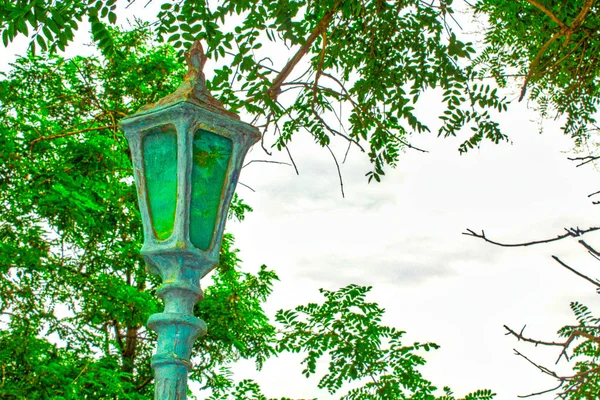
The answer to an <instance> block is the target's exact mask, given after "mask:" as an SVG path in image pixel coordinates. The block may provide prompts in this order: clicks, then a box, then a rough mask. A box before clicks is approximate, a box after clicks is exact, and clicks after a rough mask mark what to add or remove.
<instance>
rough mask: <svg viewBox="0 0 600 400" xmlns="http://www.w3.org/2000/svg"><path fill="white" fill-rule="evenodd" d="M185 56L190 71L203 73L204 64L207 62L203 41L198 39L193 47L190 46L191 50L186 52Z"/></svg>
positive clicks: (196, 73)
mask: <svg viewBox="0 0 600 400" xmlns="http://www.w3.org/2000/svg"><path fill="white" fill-rule="evenodd" d="M185 58H186V60H187V64H188V73H190V72H192V71H193V72H194V74H195V75H200V74H203V72H202V71H203V70H204V64H205V63H206V55H205V54H204V49H203V48H202V43H200V41H199V40H196V41H195V42H194V43H193V44H192V47H190V51H189V52H187V53H186V55H185Z"/></svg>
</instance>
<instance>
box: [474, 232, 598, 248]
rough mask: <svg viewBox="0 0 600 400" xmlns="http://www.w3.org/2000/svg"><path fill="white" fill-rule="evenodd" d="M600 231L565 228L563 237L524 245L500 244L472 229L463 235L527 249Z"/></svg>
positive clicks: (504, 245)
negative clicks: (527, 247)
mask: <svg viewBox="0 0 600 400" xmlns="http://www.w3.org/2000/svg"><path fill="white" fill-rule="evenodd" d="M597 230H600V227H591V228H588V229H580V228H565V231H566V233H565V234H563V235H558V236H557V237H555V238H551V239H543V240H534V241H531V242H523V243H500V242H496V241H494V240H491V239H488V237H487V236H486V235H485V232H484V231H481V233H477V232H475V231H473V230H471V229H467V232H463V235H466V236H473V237H476V238H479V239H483V240H485V241H486V242H488V243H491V244H495V245H496V246H502V247H526V246H533V245H535V244H542V243H550V242H556V241H558V240H561V239H564V238H568V237H579V236H583V235H584V234H586V233H588V232H594V231H597Z"/></svg>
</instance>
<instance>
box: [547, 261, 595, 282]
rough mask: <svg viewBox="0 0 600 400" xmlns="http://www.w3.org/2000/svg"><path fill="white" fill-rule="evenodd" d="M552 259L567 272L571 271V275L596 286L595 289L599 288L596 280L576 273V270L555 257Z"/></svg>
mask: <svg viewBox="0 0 600 400" xmlns="http://www.w3.org/2000/svg"><path fill="white" fill-rule="evenodd" d="M552 258H553V259H554V261H556V262H557V263H559V264H560V265H562V266H563V267H565V268H566V269H568V270H569V271H571V272H572V273H574V274H575V275H577V276H578V277H580V278H583V279H585V280H586V281H588V282H590V283H591V284H592V285H594V286H596V287H597V288H600V282H598V281H597V280H594V279H592V278H590V277H589V276H587V275H584V274H582V273H581V272H579V271H577V270H576V269H573V268H571V267H569V266H568V265H567V264H565V263H564V262H563V261H561V259H560V258H558V257H556V256H552Z"/></svg>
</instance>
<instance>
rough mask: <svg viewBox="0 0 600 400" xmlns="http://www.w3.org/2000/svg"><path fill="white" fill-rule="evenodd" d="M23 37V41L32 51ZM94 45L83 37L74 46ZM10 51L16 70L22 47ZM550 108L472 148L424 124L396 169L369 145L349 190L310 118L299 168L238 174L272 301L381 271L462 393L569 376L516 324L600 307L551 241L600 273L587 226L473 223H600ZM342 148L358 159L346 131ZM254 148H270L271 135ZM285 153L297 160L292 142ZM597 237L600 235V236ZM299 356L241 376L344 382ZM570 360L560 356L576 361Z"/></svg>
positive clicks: (545, 325) (377, 290) (281, 386)
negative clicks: (372, 175) (372, 161)
mask: <svg viewBox="0 0 600 400" xmlns="http://www.w3.org/2000/svg"><path fill="white" fill-rule="evenodd" d="M148 14H149V15H152V12H149V13H148ZM22 44H23V41H20V42H17V43H16V44H15V45H14V46H11V49H10V50H11V51H17V52H21V53H22V51H21V50H20V49H22V48H23V47H19V46H22ZM89 51H90V50H89V49H88V48H85V47H81V46H77V47H72V48H71V49H70V50H68V53H67V54H78V53H79V54H81V53H86V52H89ZM3 53H4V51H3ZM5 54H6V53H5ZM3 58H4V60H3V61H4V64H3V65H2V70H6V62H8V61H9V58H8V57H3ZM283 61H285V60H283ZM208 64H210V61H209V63H208ZM431 102H432V103H431V108H430V109H429V110H433V111H436V107H437V106H436V105H435V104H436V99H435V97H432V99H431ZM423 117H428V116H427V115H423ZM430 118H431V119H432V120H434V119H436V118H437V112H432V113H431V116H430ZM536 119H537V115H536V113H535V112H533V111H531V110H528V109H527V107H526V104H520V105H519V106H517V107H512V108H511V109H510V111H509V113H507V114H504V115H503V116H502V117H501V119H500V121H501V123H502V128H503V129H504V132H505V133H507V134H508V135H509V136H510V139H511V143H510V144H508V143H502V144H500V145H493V144H490V143H484V145H483V146H482V147H481V149H476V150H472V151H470V152H469V153H468V154H466V155H462V156H460V155H459V154H458V151H457V148H458V145H459V144H460V142H461V141H462V140H464V137H463V138H460V139H440V138H437V137H435V135H433V134H429V135H422V136H417V137H414V138H413V139H412V141H413V143H414V144H416V145H418V146H419V147H422V148H425V149H427V150H428V151H429V152H428V153H427V154H423V153H418V152H414V151H413V152H411V151H408V152H406V153H405V154H403V155H402V156H401V158H400V162H399V163H398V167H397V168H396V169H395V170H388V171H387V172H386V175H385V177H384V178H383V181H382V182H381V183H371V184H367V181H366V178H365V176H364V175H365V173H366V172H367V171H368V170H369V165H368V162H367V161H368V160H367V159H366V157H365V156H364V155H363V154H361V153H359V152H358V151H351V152H350V154H349V156H348V159H347V161H346V163H345V164H343V165H342V166H341V171H342V174H343V179H344V191H345V194H346V197H345V198H342V197H341V194H340V188H339V181H338V176H337V171H336V169H335V164H334V163H333V160H332V158H331V156H330V154H329V153H328V152H327V150H323V149H321V148H319V147H317V146H316V145H315V144H314V143H313V140H312V139H310V138H309V137H307V134H305V133H302V132H301V133H299V134H298V135H296V138H295V139H294V141H293V143H292V144H291V146H290V150H291V152H292V154H293V156H294V159H295V161H296V163H297V164H298V169H299V171H300V175H299V176H296V175H295V172H294V170H293V169H292V168H289V167H286V166H282V165H274V164H262V163H253V164H251V165H250V166H248V167H247V168H245V169H244V170H243V173H242V176H241V182H243V183H244V184H246V185H249V186H250V187H252V188H253V189H254V190H255V192H252V191H251V190H249V189H247V188H244V187H239V188H238V193H239V194H240V195H241V196H242V197H243V198H244V199H245V200H246V202H247V203H249V204H250V205H251V206H252V207H253V208H254V212H253V213H251V214H249V215H248V216H247V218H246V220H245V221H244V222H243V223H231V222H230V223H229V225H228V230H229V231H231V232H232V233H234V234H235V236H236V246H237V247H238V248H239V249H240V250H241V253H240V257H241V258H242V260H244V264H243V265H244V269H245V270H248V271H256V270H257V269H258V267H259V266H260V265H261V264H266V265H268V266H269V267H270V268H272V269H274V270H275V271H276V272H277V274H278V275H279V277H280V278H281V282H278V283H277V284H276V285H275V290H274V293H273V295H272V296H271V298H270V299H269V301H268V302H267V304H266V309H267V311H268V313H269V314H270V315H274V313H275V311H276V310H278V309H287V308H293V307H295V306H297V305H299V304H306V303H308V302H310V301H321V299H322V298H321V297H320V295H319V293H318V289H319V288H325V289H328V290H337V289H339V288H341V287H343V286H346V285H348V284H351V283H355V284H360V285H370V286H373V290H372V292H371V294H370V295H369V297H368V300H369V301H375V302H378V303H379V304H380V305H381V306H382V307H384V308H385V309H386V315H385V318H384V323H386V324H388V325H391V326H394V327H396V328H398V329H401V330H405V331H407V334H406V336H405V338H406V343H412V342H413V341H421V342H424V341H433V342H436V343H438V344H440V345H441V348H440V349H439V350H437V351H434V352H431V353H428V354H426V359H427V361H428V362H427V365H426V366H425V367H424V368H423V371H424V375H425V377H426V378H428V379H430V380H431V381H433V383H434V384H436V385H437V386H438V387H442V386H444V385H449V386H451V387H452V388H453V389H454V391H455V393H456V394H457V395H462V396H464V395H465V394H467V393H468V392H470V391H473V390H476V389H483V388H490V389H492V390H493V391H495V392H496V393H497V394H498V395H497V399H498V400H511V399H515V398H516V396H517V395H525V394H529V393H531V392H535V391H540V390H544V389H547V388H549V387H551V386H552V385H554V384H555V383H554V381H553V380H552V379H551V378H548V377H546V376H544V375H543V374H542V373H541V372H539V371H538V370H536V369H535V368H534V367H533V366H531V365H529V364H528V363H527V362H526V361H525V360H524V359H522V358H519V357H517V356H515V355H514V354H513V348H517V349H519V351H521V352H523V353H525V354H526V355H528V356H530V357H531V358H532V359H533V360H535V361H538V362H541V363H544V364H545V365H547V366H552V365H553V363H554V361H555V359H556V358H557V357H558V354H559V352H558V351H557V350H556V349H552V350H551V351H544V349H541V348H534V347H533V346H529V345H527V344H523V343H518V342H517V341H516V340H515V339H514V338H512V337H508V336H505V335H504V334H505V330H504V328H503V327H502V326H503V325H504V324H507V325H509V326H511V327H512V328H514V329H521V327H522V326H523V325H525V324H527V329H526V330H525V334H527V335H529V336H532V337H536V338H540V339H547V340H556V339H558V337H557V336H556V335H555V333H556V331H557V330H558V329H559V328H560V327H561V326H563V325H565V324H570V323H574V317H573V316H572V314H571V312H570V309H569V302H571V301H581V302H583V303H585V304H587V305H588V306H590V307H594V305H595V304H596V301H597V297H596V296H597V295H595V292H594V288H593V287H592V285H590V284H589V283H587V282H585V281H583V280H582V279H581V278H578V277H576V276H575V275H574V274H572V273H571V272H569V271H567V270H566V269H564V268H562V267H561V266H560V265H559V264H557V263H556V262H554V261H553V260H552V259H551V258H550V256H551V255H557V256H559V257H561V259H562V260H563V261H565V262H567V263H568V264H569V265H571V266H573V267H581V269H582V270H583V271H584V272H587V273H589V274H590V275H592V277H595V276H598V275H600V274H597V273H596V270H595V269H594V268H597V266H596V265H594V264H592V262H593V261H594V260H593V259H591V258H590V257H589V256H587V255H586V254H585V252H584V250H583V248H582V247H581V246H580V245H579V244H577V243H576V241H570V242H569V241H562V242H559V243H554V244H548V245H540V246H535V247H528V248H512V249H510V248H499V247H495V246H492V245H489V244H487V243H484V242H483V241H481V240H478V239H475V238H472V237H467V236H464V235H462V234H461V233H462V232H464V231H465V229H466V228H471V229H474V230H481V229H485V231H486V233H487V234H488V236H489V237H491V238H493V239H497V240H499V241H504V242H520V241H529V240H535V239H543V238H548V237H552V236H555V235H558V234H561V233H562V232H563V228H564V227H575V226H579V227H581V228H585V227H588V226H592V225H596V224H597V220H598V212H599V210H600V209H599V208H598V207H600V206H593V205H592V204H591V200H590V199H589V198H587V195H588V194H589V193H592V192H595V191H597V190H600V183H599V182H598V179H597V178H598V175H597V174H598V172H597V171H596V170H594V169H593V168H591V167H581V168H576V167H575V164H574V163H573V162H570V161H568V160H567V159H566V157H567V154H565V153H564V152H565V151H568V150H570V149H571V147H572V141H571V140H570V139H569V138H566V137H564V136H563V135H562V134H561V132H560V130H559V124H558V123H546V124H545V125H544V133H543V135H539V134H538V130H539V124H538V123H537V121H536ZM431 124H432V125H433V126H435V122H432V123H431ZM333 149H334V151H335V152H336V154H337V155H338V156H339V158H340V159H341V158H343V153H344V151H345V144H344V143H336V144H335V145H334V146H333ZM251 159H267V156H266V154H264V153H263V152H262V150H261V149H260V148H259V147H257V148H255V149H253V150H252V151H251V153H250V154H249V156H248V160H251ZM272 159H274V160H279V161H287V159H286V155H285V154H284V153H280V154H275V155H274V157H273V158H272ZM586 240H587V241H588V242H589V243H590V244H592V245H593V244H596V245H598V247H600V235H595V236H594V235H593V234H588V235H586ZM208 281H209V280H206V282H205V283H204V284H206V283H208ZM209 329H210V327H209ZM300 360H301V355H284V356H282V357H280V358H279V359H273V360H269V361H268V362H267V363H266V365H265V368H264V369H263V371H261V372H258V373H257V372H256V371H254V367H253V364H251V363H244V362H242V363H240V365H239V366H238V367H237V368H236V372H237V373H236V378H239V379H244V378H248V377H251V378H254V379H256V380H257V381H258V382H260V384H261V386H262V387H263V390H264V391H265V394H266V395H267V396H270V397H281V396H289V397H294V398H312V397H317V398H319V399H336V398H338V397H339V395H334V396H330V395H328V394H327V393H326V392H325V391H321V390H318V389H317V388H316V386H317V385H316V384H317V381H318V380H317V379H313V380H307V379H305V378H304V377H303V376H302V374H301V373H300V371H301V370H302V367H301V366H300ZM563 364H564V363H561V364H560V365H559V366H558V368H559V370H562V371H567V372H568V371H569V365H568V364H566V365H563ZM202 397H203V395H202V394H200V398H202ZM552 398H554V396H553V395H545V396H540V397H538V399H540V400H547V399H552Z"/></svg>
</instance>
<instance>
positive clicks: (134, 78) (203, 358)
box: [0, 27, 277, 399]
mask: <svg viewBox="0 0 600 400" xmlns="http://www.w3.org/2000/svg"><path fill="white" fill-rule="evenodd" d="M111 34H112V35H113V38H114V39H113V40H114V41H115V43H117V44H118V45H119V48H120V49H121V54H122V56H121V57H120V58H119V60H118V61H116V60H114V59H112V60H111V59H102V58H96V57H88V58H83V57H76V58H73V59H71V60H66V59H63V58H62V57H59V56H56V55H53V56H34V55H33V54H31V53H30V54H29V56H28V57H27V58H20V59H19V60H18V61H17V62H16V63H15V64H14V65H13V69H12V70H11V72H10V73H9V74H8V75H7V76H6V77H5V79H4V80H2V81H1V82H0V121H1V123H0V126H1V128H0V129H1V130H2V132H1V135H0V137H1V139H0V140H1V144H0V145H1V147H2V157H0V159H1V160H2V162H1V163H0V192H1V194H0V203H1V204H2V207H3V210H4V211H3V213H2V218H1V220H0V231H1V237H2V239H1V248H0V273H1V276H2V279H1V280H0V311H1V312H2V316H3V317H2V322H3V327H2V335H1V338H0V340H1V341H2V343H3V345H2V357H1V358H0V359H1V360H2V361H1V363H2V371H3V377H4V379H3V381H2V382H3V384H2V385H1V386H0V397H2V398H23V397H27V398H32V399H33V398H49V397H51V398H61V397H62V398H97V399H100V398H115V397H117V398H119V399H129V398H131V399H137V398H140V399H141V398H148V396H149V393H150V392H151V390H152V385H151V384H150V383H151V379H152V371H151V369H150V364H149V361H150V356H151V355H152V352H153V348H154V345H153V343H154V339H155V336H154V335H153V333H152V332H149V331H146V329H145V328H144V325H145V323H146V320H147V319H148V316H149V315H150V314H152V313H155V312H159V311H160V309H161V307H160V304H159V302H158V300H157V299H156V297H155V296H154V291H155V290H156V287H157V285H158V284H159V282H158V278H157V277H155V276H153V275H150V274H148V273H147V272H146V270H145V266H144V264H143V262H142V261H141V259H140V258H139V256H138V251H139V248H140V247H141V229H140V216H139V212H138V208H137V199H136V197H135V196H136V195H135V188H134V187H133V179H132V175H131V161H130V157H129V150H128V147H127V145H126V141H125V139H124V137H123V135H122V133H121V132H119V130H118V128H117V122H118V120H119V119H120V118H122V117H123V116H124V115H127V114H128V113H129V112H131V111H132V110H135V109H136V108H138V107H140V106H141V105H142V104H144V103H147V102H151V101H154V100H156V99H157V96H163V95H165V94H167V93H169V92H170V91H172V90H173V89H174V87H175V85H176V84H177V83H179V82H178V78H179V77H180V76H181V75H182V72H183V71H182V69H181V65H180V63H179V62H178V60H177V59H176V57H175V52H174V51H173V50H172V48H171V47H168V46H162V47H148V45H147V44H146V42H147V40H148V35H149V33H148V29H147V28H144V27H139V29H138V30H137V31H134V32H130V33H123V34H121V33H118V32H116V31H113V32H111ZM247 209H248V206H246V205H245V204H243V203H241V201H240V200H237V201H236V202H235V204H234V207H233V208H232V210H233V214H232V215H235V214H236V213H237V216H238V218H243V213H244V211H246V210H247ZM239 264H240V261H239V259H238V258H237V256H236V253H235V250H234V249H233V247H232V238H231V237H226V239H225V241H224V245H223V249H222V255H221V258H220V265H219V268H218V272H217V273H216V274H214V275H213V281H214V285H213V286H211V287H210V288H208V290H206V298H205V300H204V301H203V302H202V303H201V304H200V305H199V306H198V308H197V310H196V311H197V314H198V315H199V316H201V317H202V318H203V319H204V320H206V321H207V322H208V323H209V324H210V325H211V330H210V333H209V334H208V335H207V336H205V337H204V338H202V340H199V341H197V348H196V352H195V354H197V355H198V357H197V360H195V361H196V363H197V368H196V369H195V370H194V372H193V377H194V378H195V379H197V380H199V381H202V382H204V383H205V384H206V383H207V382H210V381H211V379H214V377H213V375H214V374H213V371H216V370H218V367H220V366H225V365H227V364H228V363H230V362H232V361H233V360H236V359H238V358H239V357H245V358H255V359H256V360H257V362H258V363H259V364H260V363H261V362H262V361H263V360H264V359H265V358H266V357H267V356H268V355H270V354H272V352H273V349H272V345H271V341H272V338H273V335H274V328H273V327H272V326H271V324H270V323H269V321H268V319H267V317H266V316H265V314H264V312H263V310H262V307H261V304H262V302H263V301H264V300H265V299H266V297H267V295H268V294H269V293H270V288H271V285H272V283H273V281H274V280H276V279H277V276H276V275H275V274H274V273H273V272H272V271H269V270H267V269H266V268H264V267H263V268H262V269H261V270H260V271H259V272H258V273H257V274H249V273H242V272H240V271H239ZM248 327H251V328H252V329H248ZM232 328H235V329H232ZM42 338H50V339H52V340H50V341H49V340H47V339H42ZM57 342H62V343H66V347H57V346H56V345H55V344H52V343H57ZM99 381H100V382H103V384H102V385H100V383H98V382H99ZM7 382H8V383H7ZM95 382H96V383H95Z"/></svg>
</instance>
